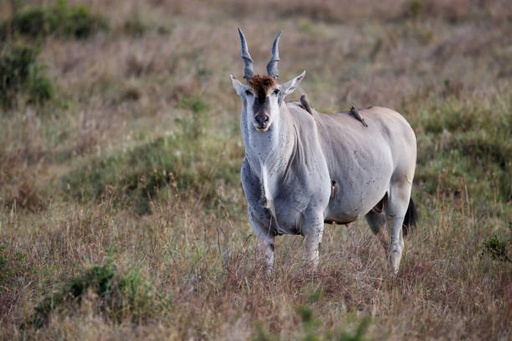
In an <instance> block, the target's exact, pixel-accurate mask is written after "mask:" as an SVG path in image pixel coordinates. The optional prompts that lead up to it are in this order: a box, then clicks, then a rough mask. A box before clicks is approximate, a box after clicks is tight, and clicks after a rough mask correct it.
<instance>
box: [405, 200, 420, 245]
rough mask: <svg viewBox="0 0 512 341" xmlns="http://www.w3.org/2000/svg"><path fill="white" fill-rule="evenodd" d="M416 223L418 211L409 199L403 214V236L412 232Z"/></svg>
mask: <svg viewBox="0 0 512 341" xmlns="http://www.w3.org/2000/svg"><path fill="white" fill-rule="evenodd" d="M417 223H418V211H417V210H416V206H415V205H414V201H412V198H410V199H409V207H407V212H406V213H405V218H404V223H403V225H402V232H403V234H404V236H407V234H408V233H409V232H411V231H412V230H414V229H415V228H416V226H417Z"/></svg>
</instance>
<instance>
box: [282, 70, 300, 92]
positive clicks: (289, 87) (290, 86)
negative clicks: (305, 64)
mask: <svg viewBox="0 0 512 341" xmlns="http://www.w3.org/2000/svg"><path fill="white" fill-rule="evenodd" d="M304 76H306V71H302V73H301V74H300V75H298V76H297V77H295V78H294V79H292V80H291V81H288V82H286V83H284V84H283V85H281V93H282V94H283V98H285V97H286V96H288V95H289V94H291V93H292V92H293V91H295V89H296V88H297V87H298V86H299V84H300V82H301V81H302V80H303V79H304Z"/></svg>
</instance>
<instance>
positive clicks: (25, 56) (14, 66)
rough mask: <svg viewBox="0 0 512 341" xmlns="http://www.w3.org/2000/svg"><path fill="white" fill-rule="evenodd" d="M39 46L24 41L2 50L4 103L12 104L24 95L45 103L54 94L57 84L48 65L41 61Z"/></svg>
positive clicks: (1, 96)
mask: <svg viewBox="0 0 512 341" xmlns="http://www.w3.org/2000/svg"><path fill="white" fill-rule="evenodd" d="M38 55H39V49H38V48H37V47H32V46H29V45H24V44H15V45H13V46H7V47H4V48H3V49H2V50H1V51H0V105H1V106H2V107H4V108H10V107H12V106H13V105H15V104H17V103H18V101H19V100H20V98H23V96H24V97H25V98H24V99H25V100H26V101H27V102H35V103H36V104H43V103H44V102H46V101H48V100H50V99H51V98H52V97H53V95H54V91H55V90H54V86H53V84H52V82H51V81H50V79H49V78H48V77H47V76H46V68H45V66H44V65H42V64H40V63H38V62H37V57H38Z"/></svg>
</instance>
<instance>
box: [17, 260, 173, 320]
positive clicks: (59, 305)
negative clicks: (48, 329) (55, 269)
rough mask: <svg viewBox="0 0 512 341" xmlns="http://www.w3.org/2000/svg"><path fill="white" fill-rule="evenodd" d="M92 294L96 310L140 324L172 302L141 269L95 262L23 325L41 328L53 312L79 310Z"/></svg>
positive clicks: (62, 288) (48, 296) (62, 286)
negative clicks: (122, 270)
mask: <svg viewBox="0 0 512 341" xmlns="http://www.w3.org/2000/svg"><path fill="white" fill-rule="evenodd" d="M91 294H92V296H91V297H93V300H94V303H95V304H94V306H95V309H97V310H98V311H97V312H98V313H101V314H102V316H104V317H106V318H108V319H109V320H111V321H113V322H115V323H118V322H121V321H122V320H123V319H125V318H127V317H129V318H130V319H131V321H132V322H133V323H139V322H140V321H141V320H142V319H146V318H150V317H151V316H155V315H156V314H158V313H159V312H160V311H161V310H162V308H163V307H165V306H166V305H168V304H169V300H168V299H165V298H163V297H160V296H159V295H158V293H156V292H155V290H154V289H153V287H152V285H151V283H150V282H149V281H148V280H147V279H146V278H144V277H143V276H142V275H141V273H140V271H139V270H137V269H132V270H130V271H128V273H126V274H123V273H121V272H120V271H119V270H118V269H117V267H116V266H115V265H113V264H112V263H107V264H102V265H94V266H92V267H91V268H90V269H87V270H84V271H83V272H82V273H81V274H79V275H78V276H76V277H74V278H71V279H70V280H68V281H66V282H65V283H64V284H62V285H61V286H60V289H58V290H57V291H55V292H53V293H51V294H49V295H47V296H45V297H44V298H43V299H42V300H41V301H40V302H39V303H38V304H37V305H36V307H35V308H34V313H33V314H32V315H31V316H30V317H29V318H28V320H27V321H26V323H25V324H24V325H23V326H22V327H24V328H27V327H29V326H33V327H35V328H41V327H43V326H44V325H45V324H47V323H48V322H49V319H50V315H51V314H52V313H53V312H54V311H56V310H58V309H69V310H71V311H76V309H75V308H74V307H76V305H80V304H81V302H82V300H83V299H84V298H85V297H86V295H91Z"/></svg>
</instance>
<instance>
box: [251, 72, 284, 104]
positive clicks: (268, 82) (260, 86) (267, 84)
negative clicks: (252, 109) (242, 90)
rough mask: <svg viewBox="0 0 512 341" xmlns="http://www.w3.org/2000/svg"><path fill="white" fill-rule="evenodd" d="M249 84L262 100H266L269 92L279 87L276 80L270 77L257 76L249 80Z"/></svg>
mask: <svg viewBox="0 0 512 341" xmlns="http://www.w3.org/2000/svg"><path fill="white" fill-rule="evenodd" d="M248 82H249V85H250V87H251V88H252V89H253V90H254V91H255V92H256V94H257V96H258V97H259V98H260V99H263V98H265V97H266V96H267V93H268V91H269V90H270V89H272V88H274V87H275V86H277V82H276V81H275V79H274V78H272V77H270V76H260V75H256V76H253V77H251V78H249V80H248Z"/></svg>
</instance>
